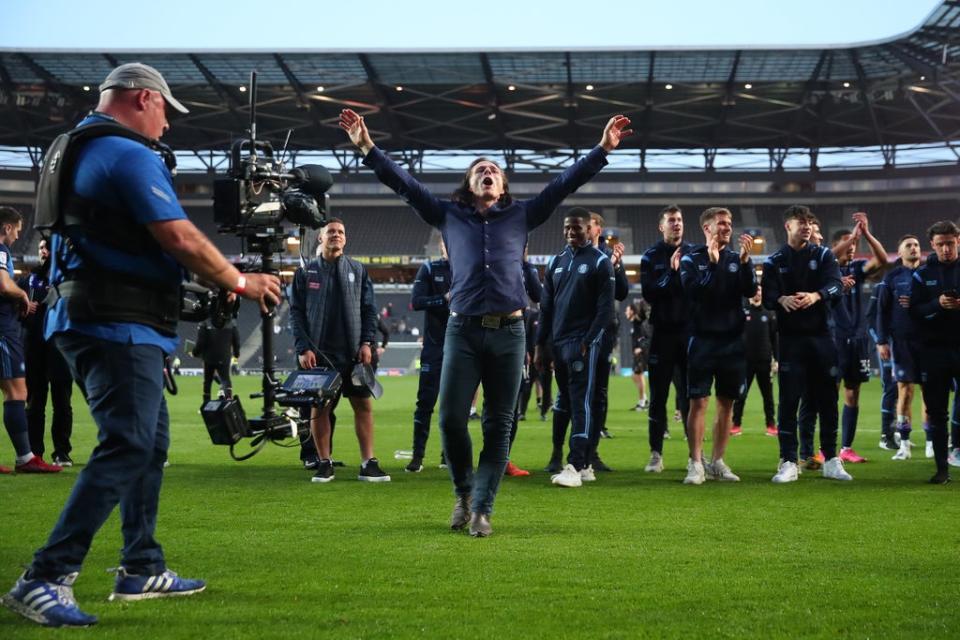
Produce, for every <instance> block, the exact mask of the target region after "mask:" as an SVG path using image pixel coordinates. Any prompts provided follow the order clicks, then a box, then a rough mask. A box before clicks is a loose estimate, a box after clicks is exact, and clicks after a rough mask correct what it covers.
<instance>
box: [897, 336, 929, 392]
mask: <svg viewBox="0 0 960 640" xmlns="http://www.w3.org/2000/svg"><path fill="white" fill-rule="evenodd" d="M921 348H922V345H921V344H920V342H919V341H918V340H909V339H907V338H892V339H891V340H890V360H891V361H892V362H893V379H894V380H896V381H897V382H903V383H914V384H919V383H920V367H919V366H918V365H917V354H918V353H920V349H921Z"/></svg>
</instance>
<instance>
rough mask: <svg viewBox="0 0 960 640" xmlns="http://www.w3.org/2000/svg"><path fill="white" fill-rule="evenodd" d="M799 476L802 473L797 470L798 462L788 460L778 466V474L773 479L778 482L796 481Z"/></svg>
mask: <svg viewBox="0 0 960 640" xmlns="http://www.w3.org/2000/svg"><path fill="white" fill-rule="evenodd" d="M799 477H800V474H799V473H798V472H797V463H796V462H790V461H786V462H781V463H780V466H779V467H777V474H776V475H775V476H773V478H771V480H772V481H773V482H775V483H777V484H784V483H787V482H796V481H797V478H799Z"/></svg>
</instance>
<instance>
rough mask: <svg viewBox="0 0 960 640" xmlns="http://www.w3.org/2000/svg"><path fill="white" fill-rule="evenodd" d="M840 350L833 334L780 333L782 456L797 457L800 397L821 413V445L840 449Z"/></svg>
mask: <svg viewBox="0 0 960 640" xmlns="http://www.w3.org/2000/svg"><path fill="white" fill-rule="evenodd" d="M836 373H837V351H836V347H835V346H834V344H833V340H832V339H831V338H830V336H789V335H786V336H785V335H781V336H780V371H779V382H780V423H779V424H778V425H777V426H778V430H779V440H780V457H781V458H783V459H784V460H785V461H789V462H796V461H797V446H798V442H797V411H798V409H799V405H800V398H801V397H803V399H804V402H806V403H809V406H810V408H811V409H813V410H815V411H816V412H817V413H819V414H820V448H821V449H822V450H823V455H824V457H825V458H826V459H827V460H829V459H830V458H833V457H834V456H835V455H836V451H837V423H838V420H839V414H838V412H837V378H836Z"/></svg>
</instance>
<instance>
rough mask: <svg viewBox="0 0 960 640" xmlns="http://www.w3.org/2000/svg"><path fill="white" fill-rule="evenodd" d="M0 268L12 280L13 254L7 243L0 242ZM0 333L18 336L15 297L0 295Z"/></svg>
mask: <svg viewBox="0 0 960 640" xmlns="http://www.w3.org/2000/svg"><path fill="white" fill-rule="evenodd" d="M0 269H3V270H4V271H6V272H7V274H8V275H9V276H10V279H11V280H13V279H14V278H13V256H12V255H10V249H8V248H7V245H5V244H3V243H0ZM0 335H2V336H4V337H15V338H19V337H20V306H19V304H18V303H17V299H16V298H8V297H7V296H2V297H0Z"/></svg>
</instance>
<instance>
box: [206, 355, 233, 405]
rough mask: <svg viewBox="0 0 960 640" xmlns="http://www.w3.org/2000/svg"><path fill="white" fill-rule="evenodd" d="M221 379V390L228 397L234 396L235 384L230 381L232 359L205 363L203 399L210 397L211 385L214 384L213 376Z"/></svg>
mask: <svg viewBox="0 0 960 640" xmlns="http://www.w3.org/2000/svg"><path fill="white" fill-rule="evenodd" d="M214 374H216V376H217V377H218V378H219V380H220V390H221V391H223V395H224V396H226V397H227V398H232V397H233V384H232V383H231V382H230V361H229V360H227V361H226V362H204V363H203V401H204V402H206V401H207V400H209V399H210V387H212V386H213V376H214Z"/></svg>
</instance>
